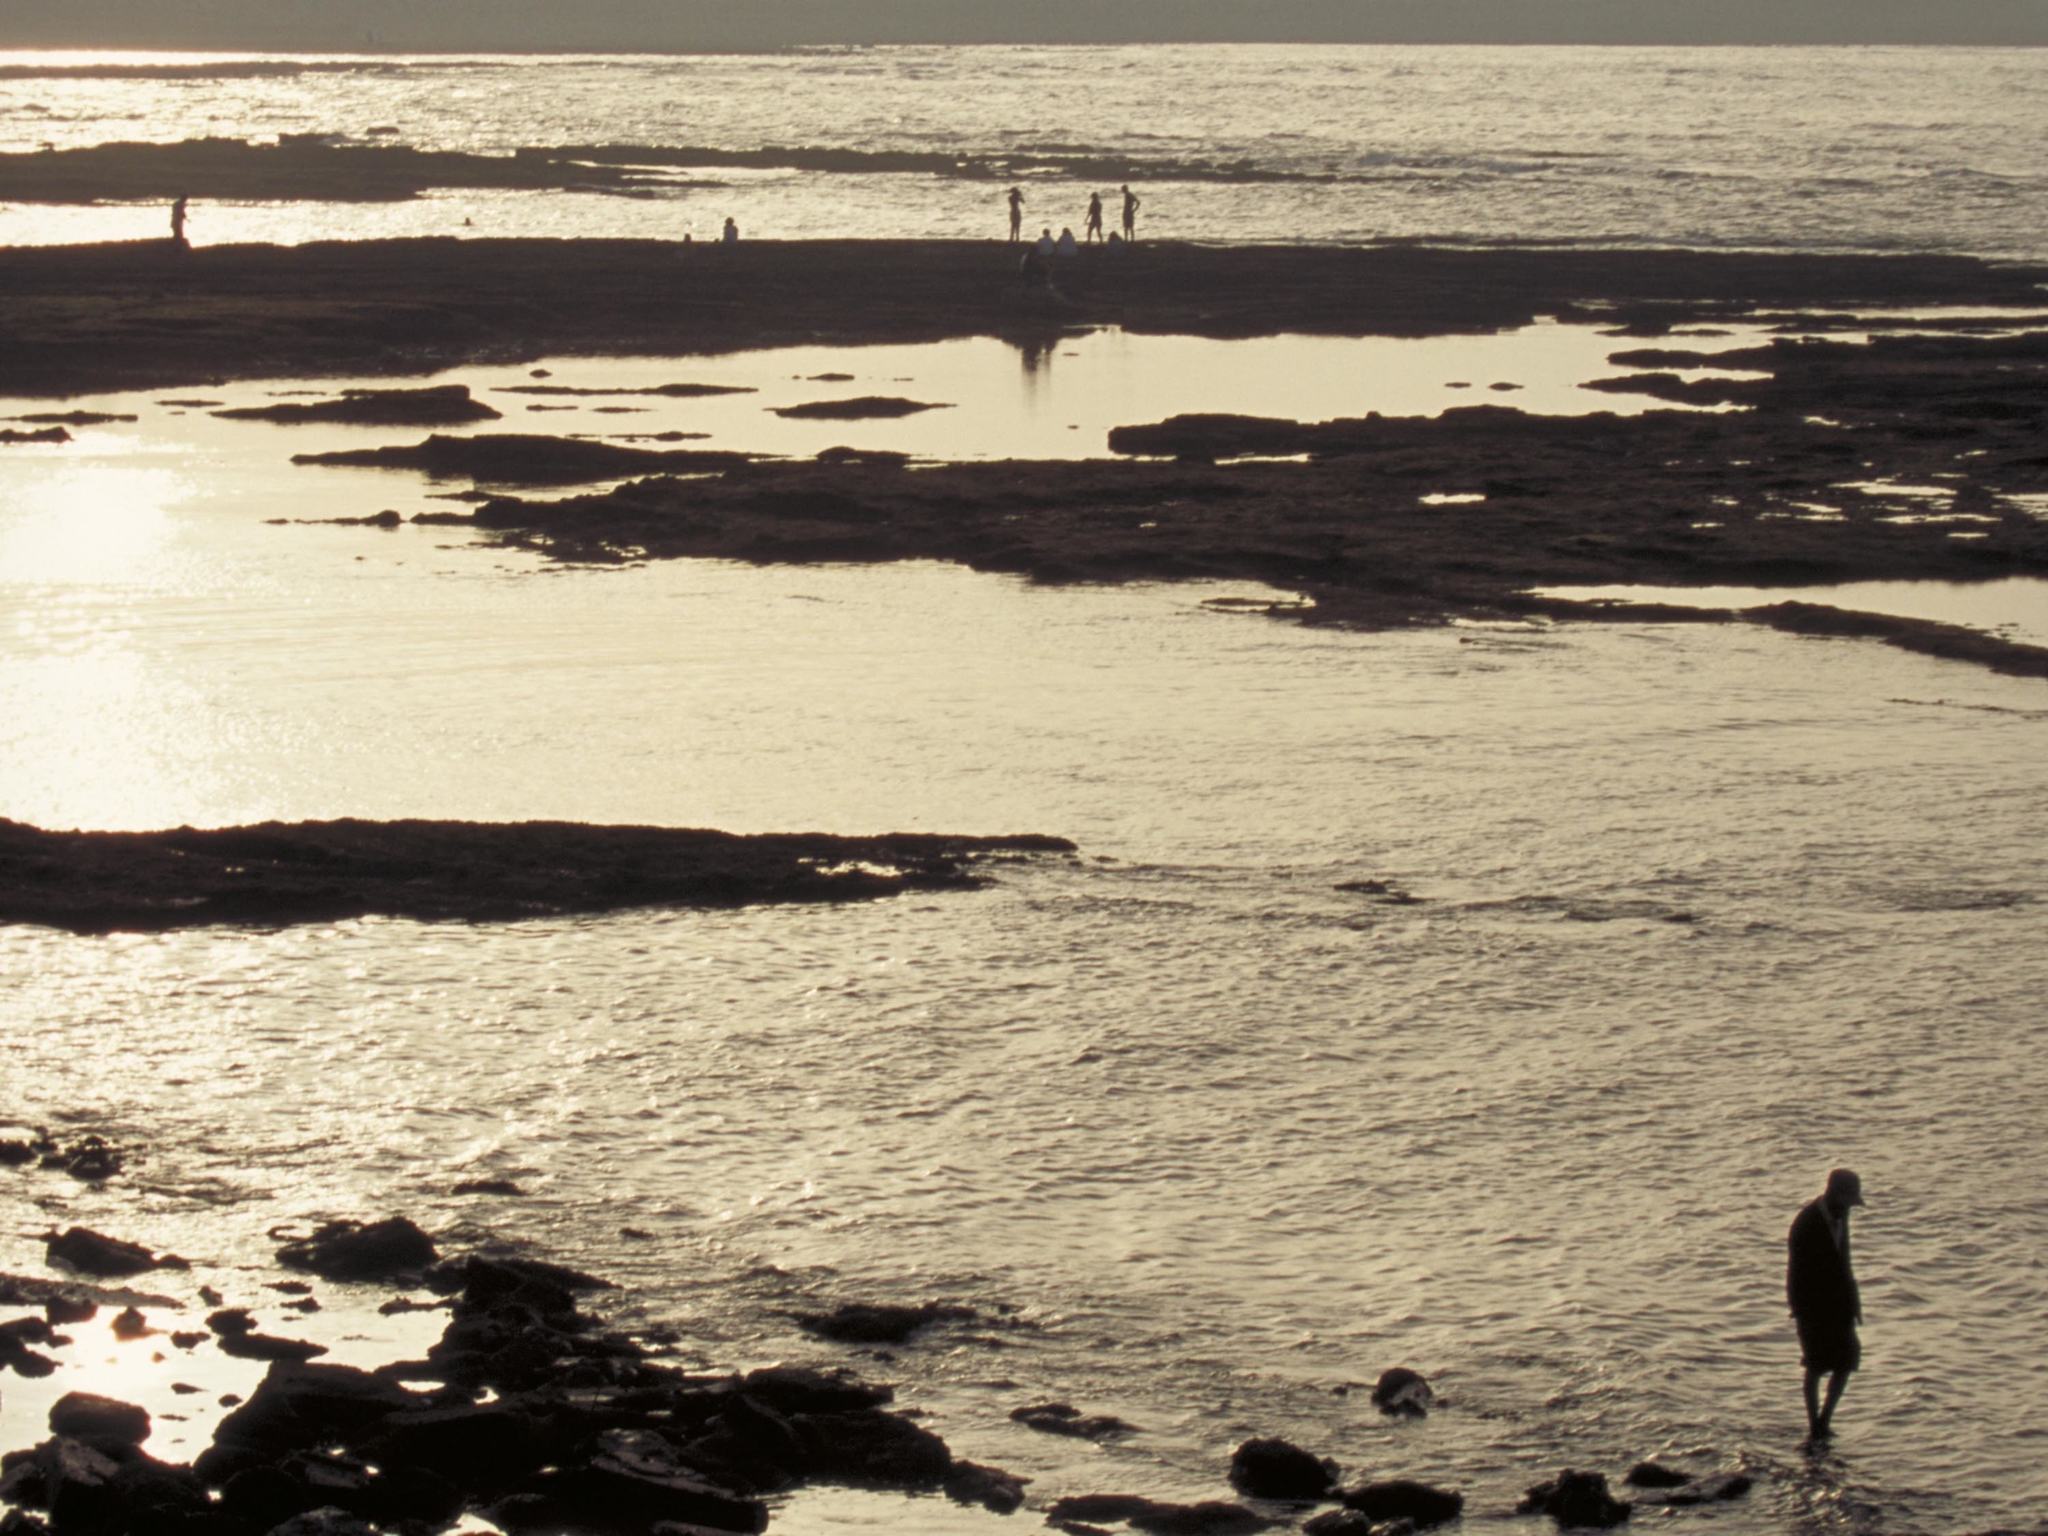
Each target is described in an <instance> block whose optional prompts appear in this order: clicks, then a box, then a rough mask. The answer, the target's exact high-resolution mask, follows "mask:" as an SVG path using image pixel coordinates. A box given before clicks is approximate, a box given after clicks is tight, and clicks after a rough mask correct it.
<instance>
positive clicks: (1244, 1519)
mask: <svg viewBox="0 0 2048 1536" xmlns="http://www.w3.org/2000/svg"><path fill="white" fill-rule="evenodd" d="M1046 1519H1047V1520H1048V1521H1050V1522H1052V1523H1054V1524H1056V1525H1069V1526H1071V1525H1072V1524H1075V1523H1078V1524H1080V1525H1084V1526H1093V1525H1100V1524H1102V1523H1104V1522H1108V1523H1111V1524H1120V1525H1128V1526H1130V1527H1131V1529H1133V1530H1137V1531H1149V1532H1152V1533H1154V1536H1247V1533H1249V1532H1252V1531H1263V1530H1268V1529H1270V1528H1271V1527H1273V1526H1276V1525H1282V1524H1285V1522H1284V1521H1281V1520H1276V1519H1273V1518H1271V1517H1269V1516H1266V1515H1262V1514H1259V1513H1258V1512H1257V1511H1256V1510H1252V1509H1247V1508H1246V1507H1245V1506H1244V1505H1242V1504H1233V1503H1231V1502H1230V1501H1229V1500H1227V1499H1205V1500H1203V1501H1202V1502H1200V1503H1197V1504H1172V1503H1166V1502H1163V1501H1161V1500H1158V1499H1148V1498H1145V1497H1143V1496H1142V1495H1140V1494H1135V1493H1084V1494H1077V1495H1075V1496H1073V1497H1071V1498H1064V1499H1055V1500H1054V1501H1053V1503H1052V1505H1051V1506H1050V1507H1049V1508H1048V1509H1047V1510H1046Z"/></svg>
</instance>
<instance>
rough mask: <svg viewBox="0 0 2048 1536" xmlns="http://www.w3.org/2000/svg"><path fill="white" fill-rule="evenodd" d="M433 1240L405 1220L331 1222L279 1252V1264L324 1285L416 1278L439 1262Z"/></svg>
mask: <svg viewBox="0 0 2048 1536" xmlns="http://www.w3.org/2000/svg"><path fill="white" fill-rule="evenodd" d="M440 1256H441V1255H440V1251H439V1250H438V1249H436V1248H435V1247H434V1240H433V1239H432V1238H431V1237H429V1236H427V1234H426V1233H424V1232H422V1231H421V1230H420V1229H419V1228H418V1227H417V1226H415V1225H414V1224H413V1223H412V1222H410V1221H407V1220H406V1219H405V1218H404V1217H403V1216H392V1217H387V1218H386V1219H385V1220H383V1221H371V1222H361V1221H330V1222H328V1223H327V1224H326V1225H325V1226H323V1227H321V1228H320V1230H319V1231H317V1232H315V1233H313V1234H312V1235H311V1236H310V1237H305V1238H301V1239H299V1240H298V1241H296V1242H290V1243H286V1244H285V1245H284V1246H283V1247H282V1248H280V1249H278V1250H277V1258H278V1262H279V1263H281V1264H284V1265H287V1266H288V1267H290V1268H292V1269H303V1270H306V1271H308V1272H310V1273H312V1274H316V1275H319V1276H320V1277H321V1278H322V1279H326V1280H389V1279H392V1278H394V1277H395V1276H398V1275H407V1274H418V1273H421V1272H422V1271H424V1270H425V1269H426V1268H427V1266H428V1265H430V1264H432V1263H433V1262H434V1261H435V1260H436V1259H438V1258H440Z"/></svg>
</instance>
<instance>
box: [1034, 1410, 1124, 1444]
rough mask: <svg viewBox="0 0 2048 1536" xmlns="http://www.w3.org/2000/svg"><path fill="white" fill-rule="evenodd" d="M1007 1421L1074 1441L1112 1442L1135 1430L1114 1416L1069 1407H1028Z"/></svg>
mask: <svg viewBox="0 0 2048 1536" xmlns="http://www.w3.org/2000/svg"><path fill="white" fill-rule="evenodd" d="M1010 1417H1011V1418H1012V1419H1013V1420H1015V1421H1016V1422H1017V1423H1019V1424H1022V1425H1023V1426H1024V1427H1025V1428H1026V1429H1035V1430H1037V1431H1038V1432H1039V1433H1040V1434H1045V1435H1065V1436H1067V1437H1068V1438H1069V1439H1073V1440H1114V1439H1115V1438H1116V1437H1117V1436H1118V1435H1130V1434H1136V1433H1137V1429H1138V1426H1137V1425H1135V1424H1132V1423H1129V1422H1127V1421H1125V1420H1123V1419H1120V1418H1118V1417H1117V1416H1116V1415H1115V1414H1113V1413H1083V1412H1082V1411H1081V1410H1080V1409H1078V1408H1076V1407H1075V1406H1074V1405H1073V1404H1072V1403H1031V1404H1028V1405H1026V1406H1025V1407H1022V1408H1012V1409H1011V1410H1010Z"/></svg>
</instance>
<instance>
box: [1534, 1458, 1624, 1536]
mask: <svg viewBox="0 0 2048 1536" xmlns="http://www.w3.org/2000/svg"><path fill="white" fill-rule="evenodd" d="M1629 1508H1630V1506H1629V1505H1628V1504H1627V1503H1625V1502H1623V1501H1622V1500H1620V1499H1617V1498H1615V1497H1614V1496H1613V1495H1612V1494H1610V1493H1609V1492H1608V1491H1607V1479H1606V1477H1604V1476H1603V1475H1602V1474H1600V1473H1598V1472H1574V1471H1572V1470H1571V1469H1570V1468H1566V1469H1565V1470H1564V1471H1563V1472H1560V1473H1559V1474H1558V1475H1557V1477H1556V1478H1555V1479H1554V1480H1552V1481H1551V1482H1547V1483H1538V1484H1537V1485H1536V1486H1535V1487H1533V1488H1531V1489H1530V1490H1529V1491H1528V1493H1527V1494H1526V1495H1525V1496H1524V1497H1523V1499H1522V1502H1521V1504H1520V1505H1518V1506H1517V1507H1516V1510H1515V1512H1516V1513H1517V1514H1522V1515H1549V1516H1550V1517H1551V1518H1552V1519H1553V1520H1555V1521H1556V1522H1557V1523H1558V1524H1559V1525H1561V1526H1568V1527H1587V1528H1591V1529H1596V1530H1600V1529H1606V1528H1608V1527H1610V1526H1616V1525H1620V1524H1621V1523H1622V1522H1623V1521H1624V1520H1626V1519H1628V1517H1629Z"/></svg>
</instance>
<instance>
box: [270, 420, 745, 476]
mask: <svg viewBox="0 0 2048 1536" xmlns="http://www.w3.org/2000/svg"><path fill="white" fill-rule="evenodd" d="M292 462H293V463H294V464H345V465H353V466H355V467H358V468H365V469H416V470H419V471H421V472H423V473H425V474H429V475H432V476H434V477H436V478H437V479H449V478H455V477H462V478H467V479H470V480H473V481H476V482H477V483H479V484H483V485H578V484H585V483H588V482H589V481H592V480H609V479H616V478H618V477H619V476H622V475H634V474H649V473H653V472H655V471H658V470H668V471H677V470H682V471H711V470H724V469H731V468H734V467H736V466H738V465H742V464H746V463H748V462H750V460H749V458H748V456H747V455H746V454H743V453H732V452H728V451H725V450H723V449H708V448H667V449H662V448H627V447H624V446H622V445H620V444H618V443H599V442H592V441H590V440H588V439H586V438H574V437H543V436H537V435H534V434H530V433H524V432H488V433H480V434H478V435H477V436H474V437H444V436H443V435H442V434H440V433H438V432H437V433H435V434H434V435H433V436H432V437H429V438H427V439H426V440H425V441H424V442H419V443H414V444H412V445H410V446H403V447H400V446H393V447H384V448H347V449H342V450H339V451H337V452H334V453H298V454H293V455H292Z"/></svg>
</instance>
